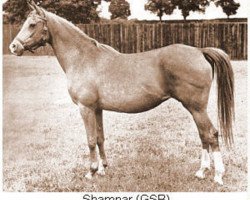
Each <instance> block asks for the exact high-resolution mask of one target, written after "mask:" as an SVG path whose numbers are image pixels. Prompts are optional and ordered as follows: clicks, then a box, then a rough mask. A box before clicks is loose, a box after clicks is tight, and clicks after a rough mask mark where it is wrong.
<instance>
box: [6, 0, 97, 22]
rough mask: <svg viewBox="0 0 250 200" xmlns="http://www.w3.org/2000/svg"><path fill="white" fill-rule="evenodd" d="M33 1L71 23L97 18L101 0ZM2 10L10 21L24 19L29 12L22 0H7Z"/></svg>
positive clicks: (95, 19)
mask: <svg viewBox="0 0 250 200" xmlns="http://www.w3.org/2000/svg"><path fill="white" fill-rule="evenodd" d="M34 2H36V3H37V4H38V5H41V6H42V7H43V8H45V9H46V10H48V11H50V12H53V13H55V14H57V15H59V16H61V17H63V18H66V19H67V20H69V21H71V22H73V23H90V22H91V21H98V20H99V16H98V12H97V11H96V9H97V7H98V5H99V4H100V3H101V0H43V1H42V0H34ZM3 10H4V11H5V13H6V15H7V18H8V21H9V22H10V23H20V22H22V21H24V20H25V18H26V17H25V16H26V15H27V13H28V12H29V8H28V5H27V3H26V1H24V0H8V1H7V2H5V3H4V5H3Z"/></svg>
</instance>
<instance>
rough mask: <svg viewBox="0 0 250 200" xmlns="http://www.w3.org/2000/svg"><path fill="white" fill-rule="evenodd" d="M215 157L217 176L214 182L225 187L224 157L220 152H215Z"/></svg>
mask: <svg viewBox="0 0 250 200" xmlns="http://www.w3.org/2000/svg"><path fill="white" fill-rule="evenodd" d="M213 156H214V167H215V176H214V181H215V182H216V183H219V184H220V185H223V181H222V176H223V174H224V172H225V167H224V164H223V161H222V156H221V153H220V152H213Z"/></svg>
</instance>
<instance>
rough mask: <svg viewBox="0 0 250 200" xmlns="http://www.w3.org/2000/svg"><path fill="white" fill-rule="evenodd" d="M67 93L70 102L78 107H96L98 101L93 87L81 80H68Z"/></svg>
mask: <svg viewBox="0 0 250 200" xmlns="http://www.w3.org/2000/svg"><path fill="white" fill-rule="evenodd" d="M68 91H69V94H70V96H71V99H72V101H73V102H74V103H75V104H77V105H79V104H81V105H84V106H87V107H96V106H97V101H98V93H97V90H96V88H95V87H94V85H93V84H92V83H91V82H89V81H86V82H84V81H83V80H79V79H77V80H68Z"/></svg>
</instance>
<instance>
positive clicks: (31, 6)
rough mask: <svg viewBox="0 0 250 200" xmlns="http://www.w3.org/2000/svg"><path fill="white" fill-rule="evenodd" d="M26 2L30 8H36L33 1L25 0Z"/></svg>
mask: <svg viewBox="0 0 250 200" xmlns="http://www.w3.org/2000/svg"><path fill="white" fill-rule="evenodd" d="M27 4H28V6H29V8H30V9H31V10H36V8H35V7H36V4H35V2H34V1H32V0H27Z"/></svg>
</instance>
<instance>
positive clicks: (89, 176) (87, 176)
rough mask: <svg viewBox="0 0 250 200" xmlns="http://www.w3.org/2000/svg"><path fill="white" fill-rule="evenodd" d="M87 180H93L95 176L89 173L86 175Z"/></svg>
mask: <svg viewBox="0 0 250 200" xmlns="http://www.w3.org/2000/svg"><path fill="white" fill-rule="evenodd" d="M85 178H86V179H88V180H91V179H92V178H93V175H92V173H91V172H88V173H87V174H86V175H85Z"/></svg>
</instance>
